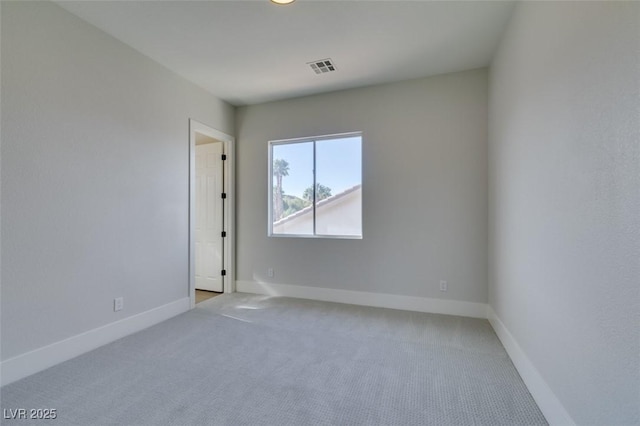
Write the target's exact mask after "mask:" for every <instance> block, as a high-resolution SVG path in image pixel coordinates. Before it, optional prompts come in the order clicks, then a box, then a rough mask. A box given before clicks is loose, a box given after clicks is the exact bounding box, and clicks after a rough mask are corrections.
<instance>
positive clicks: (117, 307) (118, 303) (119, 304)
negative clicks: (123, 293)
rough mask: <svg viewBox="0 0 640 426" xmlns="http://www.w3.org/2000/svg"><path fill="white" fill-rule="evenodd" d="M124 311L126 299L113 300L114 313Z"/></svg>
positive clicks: (117, 298)
mask: <svg viewBox="0 0 640 426" xmlns="http://www.w3.org/2000/svg"><path fill="white" fill-rule="evenodd" d="M123 309H124V297H116V298H115V299H113V312H118V311H121V310H123Z"/></svg>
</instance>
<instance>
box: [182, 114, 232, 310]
mask: <svg viewBox="0 0 640 426" xmlns="http://www.w3.org/2000/svg"><path fill="white" fill-rule="evenodd" d="M189 129H190V137H189V147H190V149H189V160H190V161H189V175H190V185H189V297H190V299H191V307H194V306H195V304H196V291H198V294H199V297H198V300H201V299H202V297H201V296H202V293H203V292H215V293H212V295H213V294H219V293H222V292H225V293H231V292H233V291H235V285H234V284H235V283H234V279H233V278H234V274H233V269H232V265H233V238H234V232H233V204H232V202H233V173H232V159H233V148H234V146H233V138H232V137H231V136H229V135H227V134H225V133H222V132H220V131H218V130H216V129H214V128H212V127H209V126H207V125H205V124H202V123H200V122H197V121H195V120H189Z"/></svg>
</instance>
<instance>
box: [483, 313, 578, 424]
mask: <svg viewBox="0 0 640 426" xmlns="http://www.w3.org/2000/svg"><path fill="white" fill-rule="evenodd" d="M487 317H488V319H489V323H491V326H492V327H493V329H494V330H495V332H496V334H497V335H498V338H499V339H500V341H501V342H502V346H504V348H505V349H506V351H507V354H509V357H510V358H511V361H512V362H513V365H515V367H516V370H518V373H520V377H522V380H523V381H524V383H525V385H526V386H527V388H528V389H529V392H530V393H531V396H533V399H534V400H535V401H536V403H537V404H538V407H540V411H542V414H544V416H545V417H546V419H547V422H549V424H550V425H552V426H553V425H563V426H564V425H567V426H569V425H570V426H574V425H575V424H576V423H575V422H574V421H573V419H572V418H571V416H570V415H569V413H568V412H567V410H566V409H565V408H564V406H563V405H562V403H561V402H560V400H559V399H558V397H557V396H556V395H555V394H554V393H553V391H552V390H551V388H550V387H549V385H548V384H547V382H546V381H545V380H544V378H543V377H542V375H541V374H540V372H539V371H538V370H537V369H536V367H535V366H534V365H533V363H532V362H531V361H530V360H529V357H527V355H526V353H525V352H524V350H522V348H521V347H520V345H519V344H518V342H517V341H516V339H514V337H513V336H512V335H511V333H510V332H509V330H508V329H507V327H505V325H504V324H503V323H502V321H501V320H500V318H498V315H497V314H496V313H495V311H494V310H493V308H492V307H491V306H488V307H487Z"/></svg>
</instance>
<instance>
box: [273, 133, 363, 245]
mask: <svg viewBox="0 0 640 426" xmlns="http://www.w3.org/2000/svg"><path fill="white" fill-rule="evenodd" d="M269 235H270V236H287V237H309V238H313V237H321V238H362V134H361V133H348V134H341V135H330V136H321V137H314V138H304V139H289V140H281V141H271V142H269Z"/></svg>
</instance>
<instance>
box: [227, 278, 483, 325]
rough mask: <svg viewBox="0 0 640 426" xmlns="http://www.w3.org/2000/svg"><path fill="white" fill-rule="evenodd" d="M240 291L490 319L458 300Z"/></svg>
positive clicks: (241, 286) (258, 287) (477, 306)
mask: <svg viewBox="0 0 640 426" xmlns="http://www.w3.org/2000/svg"><path fill="white" fill-rule="evenodd" d="M236 291H238V292H241V293H255V294H264V295H269V296H286V297H296V298H300V299H312V300H323V301H325V302H337V303H348V304H351V305H363V306H375V307H379V308H390V309H402V310H405V311H417V312H429V313H434V314H445V315H459V316H463V317H473V318H485V319H486V318H487V305H486V304H484V303H474V302H462V301H457V300H445V299H430V298H427V297H416V296H400V295H395V294H384V293H370V292H365V291H352V290H337V289H333V288H321V287H307V286H298V285H290V284H274V283H259V282H256V281H240V280H238V281H236Z"/></svg>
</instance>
